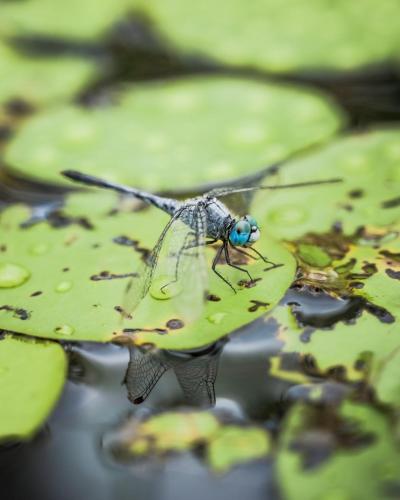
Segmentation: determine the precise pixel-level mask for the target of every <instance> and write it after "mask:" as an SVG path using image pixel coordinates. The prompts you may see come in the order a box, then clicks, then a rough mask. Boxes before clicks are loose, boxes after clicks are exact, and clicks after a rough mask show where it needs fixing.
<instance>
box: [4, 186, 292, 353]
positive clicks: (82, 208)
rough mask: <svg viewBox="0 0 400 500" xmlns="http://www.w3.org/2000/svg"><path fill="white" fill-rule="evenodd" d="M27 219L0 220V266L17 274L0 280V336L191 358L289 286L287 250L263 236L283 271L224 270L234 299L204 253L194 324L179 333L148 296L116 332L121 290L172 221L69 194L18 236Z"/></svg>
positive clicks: (258, 267)
mask: <svg viewBox="0 0 400 500" xmlns="http://www.w3.org/2000/svg"><path fill="white" fill-rule="evenodd" d="M115 207H117V208H118V209H117V213H115V210H113V209H115ZM29 217H30V210H29V208H28V207H26V206H23V205H16V206H12V207H10V208H8V209H7V210H5V211H4V212H3V213H2V214H1V217H0V235H1V236H0V248H1V249H2V251H1V252H0V265H2V266H3V268H4V266H14V267H13V269H15V267H16V268H17V270H18V269H21V271H20V273H16V276H17V278H18V279H16V283H15V286H13V287H10V286H7V287H1V274H0V328H2V329H5V330H10V331H15V332H20V333H25V334H27V335H34V336H39V337H47V338H56V339H68V340H97V341H107V340H110V339H116V338H120V339H121V340H122V341H126V340H128V341H129V342H131V341H133V342H135V343H137V344H148V343H152V344H155V345H157V346H158V347H161V348H167V349H189V348H194V347H199V346H204V345H206V344H209V343H211V342H214V341H216V340H217V339H218V338H220V337H222V336H224V335H226V334H228V333H230V332H231V331H233V330H235V329H236V328H239V327H240V326H243V325H244V324H246V323H249V322H251V321H253V320H255V319H256V318H257V317H259V316H261V315H263V314H264V313H265V312H266V311H268V310H270V309H271V308H272V307H273V306H274V305H275V304H276V303H277V302H278V301H279V300H280V298H281V297H282V296H283V295H284V293H285V291H286V289H287V288H288V287H289V285H290V284H291V282H292V280H293V278H294V273H295V261H294V259H293V257H292V256H291V254H290V253H289V251H288V250H287V249H286V248H285V247H283V246H282V245H281V244H280V243H277V242H275V241H274V240H272V239H270V238H268V237H265V235H262V237H261V239H260V241H259V243H257V248H258V250H259V251H260V252H262V253H263V254H265V255H267V256H268V258H270V259H271V260H272V261H274V262H277V263H280V264H283V266H282V267H279V268H276V269H273V270H271V271H268V272H265V271H264V269H266V268H267V267H268V266H267V265H266V264H265V263H264V262H262V261H260V260H259V261H252V262H248V263H247V262H242V263H241V264H242V265H245V266H246V268H247V269H248V270H249V271H250V272H251V274H252V277H253V280H254V282H246V281H245V280H244V276H243V273H242V272H240V271H238V270H236V269H232V268H228V266H226V265H223V263H221V265H220V266H219V267H220V271H221V272H222V273H223V274H224V275H226V276H227V277H228V278H229V280H230V281H231V282H232V283H233V284H234V285H235V286H236V288H237V289H238V291H237V293H236V294H235V293H233V291H232V290H231V289H230V288H229V287H228V286H227V285H226V284H225V283H224V282H223V281H222V280H221V279H219V278H218V277H217V276H216V275H215V274H214V273H213V272H212V270H211V259H213V257H214V255H215V252H216V248H215V247H211V246H208V247H207V248H206V253H207V259H208V265H209V287H208V291H209V294H210V295H209V300H208V301H207V303H206V305H205V307H204V311H203V313H202V314H201V316H200V317H199V318H198V319H197V320H196V321H194V322H192V323H187V324H185V321H182V319H181V318H180V317H179V316H176V315H173V313H172V312H171V306H169V301H168V300H157V298H154V296H152V294H148V295H147V297H146V298H145V299H144V300H143V301H142V302H141V304H140V306H139V307H138V308H137V309H136V310H135V311H134V314H133V317H132V319H126V320H125V321H124V322H123V323H122V315H121V307H122V305H123V303H124V291H125V289H126V286H127V284H128V282H129V280H130V277H131V276H132V274H134V273H135V272H136V271H138V268H139V266H140V265H141V263H142V259H143V258H145V256H146V255H147V253H148V250H149V249H150V248H152V247H153V245H154V244H155V242H156V241H157V239H158V237H159V235H160V233H161V231H162V229H163V227H164V226H165V224H166V223H167V222H168V220H169V217H168V216H167V215H165V214H164V213H163V212H161V211H159V210H157V209H153V208H146V209H144V210H141V211H135V212H132V206H131V205H129V204H127V203H125V204H123V203H122V204H121V203H120V204H119V205H118V202H117V197H114V196H113V195H109V193H107V195H105V194H104V193H94V194H93V195H90V194H79V195H73V196H71V197H70V198H69V199H68V201H67V204H66V206H65V207H64V208H63V209H62V210H61V211H59V212H58V213H55V214H53V215H52V216H50V217H49V219H48V222H40V223H37V224H34V225H33V226H31V227H21V224H22V223H24V222H25V221H26V220H28V219H29ZM6 269H7V267H6ZM23 271H24V272H23ZM26 273H28V274H26ZM21 275H23V276H24V280H22V279H20V276H21ZM13 276H14V275H13ZM245 277H246V276H245ZM6 284H8V285H9V274H7V275H6Z"/></svg>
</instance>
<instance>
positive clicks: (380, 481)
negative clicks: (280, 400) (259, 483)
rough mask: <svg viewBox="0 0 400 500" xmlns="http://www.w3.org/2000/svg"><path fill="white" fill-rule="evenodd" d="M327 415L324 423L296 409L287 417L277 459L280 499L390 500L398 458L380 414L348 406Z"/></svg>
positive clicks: (311, 411) (308, 411)
mask: <svg viewBox="0 0 400 500" xmlns="http://www.w3.org/2000/svg"><path fill="white" fill-rule="evenodd" d="M331 413H333V414H330V415H329V418H327V419H325V420H324V419H323V413H322V411H321V410H318V409H315V408H312V407H311V408H310V407H306V406H304V405H299V406H296V407H294V408H293V409H292V411H291V412H290V414H289V416H288V417H287V420H286V425H285V429H284V432H283V435H282V436H281V439H280V447H279V451H278V460H277V471H278V477H279V484H280V487H281V489H282V494H283V496H284V498H286V499H288V500H291V499H296V500H302V499H304V500H317V499H318V500H319V499H321V498H324V499H325V498H326V499H339V498H340V499H354V498H365V499H371V500H375V499H376V498H395V497H396V496H397V495H396V494H395V493H394V492H395V491H397V489H396V486H397V487H398V470H399V466H400V454H399V452H398V450H397V448H396V445H395V443H394V440H393V435H392V431H391V429H390V426H389V422H388V421H387V419H386V418H385V416H384V415H382V414H380V413H378V412H377V411H376V410H375V409H374V408H372V407H366V406H361V405H356V404H353V403H349V402H347V403H345V404H344V405H343V406H342V407H341V408H340V409H339V410H337V411H334V409H333V408H332V412H331ZM391 492H393V494H391Z"/></svg>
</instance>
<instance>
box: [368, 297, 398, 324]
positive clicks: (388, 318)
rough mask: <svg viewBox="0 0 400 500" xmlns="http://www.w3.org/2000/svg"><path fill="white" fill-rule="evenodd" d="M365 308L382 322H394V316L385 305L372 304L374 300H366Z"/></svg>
mask: <svg viewBox="0 0 400 500" xmlns="http://www.w3.org/2000/svg"><path fill="white" fill-rule="evenodd" d="M364 309H365V310H366V311H368V312H369V313H370V314H372V315H373V316H375V317H376V318H378V319H379V321H381V322H382V323H388V324H390V323H394V322H395V318H394V316H393V315H392V314H391V313H390V312H389V311H388V310H387V309H385V308H384V307H381V306H377V305H375V304H372V302H368V301H365V305H364Z"/></svg>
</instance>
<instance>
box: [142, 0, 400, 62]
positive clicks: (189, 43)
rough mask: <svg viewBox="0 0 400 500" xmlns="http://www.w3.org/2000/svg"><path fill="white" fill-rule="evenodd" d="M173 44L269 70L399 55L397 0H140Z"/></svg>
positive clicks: (226, 60) (375, 59)
mask: <svg viewBox="0 0 400 500" xmlns="http://www.w3.org/2000/svg"><path fill="white" fill-rule="evenodd" d="M135 6H137V8H138V9H139V8H140V9H141V10H142V11H143V12H144V13H145V14H146V15H147V16H149V18H150V21H152V23H154V25H155V27H156V29H157V30H158V31H159V32H160V33H161V35H162V36H163V38H166V39H167V40H168V41H169V42H170V43H171V44H172V45H173V46H175V47H176V48H178V49H179V50H181V51H185V52H186V53H192V54H196V55H201V56H208V57H211V58H212V59H215V60H217V61H220V62H222V63H226V64H232V65H238V66H251V67H256V68H261V69H264V70H267V71H271V72H289V71H296V70H315V69H317V70H319V71H320V70H326V69H339V70H347V69H353V68H360V67H362V66H365V65H368V64H372V63H377V62H381V61H386V60H387V59H388V58H393V59H394V58H395V57H397V55H398V49H399V45H400V35H399V30H398V24H397V19H398V17H399V15H400V9H399V4H398V2H397V1H396V0H384V1H382V2H380V4H379V9H377V8H376V3H375V2H374V0H364V1H363V2H352V3H349V2H346V1H345V0H340V1H336V2H334V3H332V2H329V1H328V0H311V1H310V0H308V1H306V0H303V1H298V0H287V1H285V2H284V3H282V2H281V1H279V0H253V1H252V2H251V6H249V5H248V4H247V3H246V2H243V1H242V0H234V1H232V0H222V1H219V2H217V3H215V2H213V1H212V0H205V1H203V2H201V3H196V4H192V3H189V2H185V0H139V1H137V2H136V3H135Z"/></svg>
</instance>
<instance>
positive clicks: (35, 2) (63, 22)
mask: <svg viewBox="0 0 400 500" xmlns="http://www.w3.org/2000/svg"><path fill="white" fill-rule="evenodd" d="M130 3H131V2H130V1H129V0H104V1H102V2H96V0H85V1H84V2H81V1H79V0H71V1H69V2H68V3H56V2H52V1H51V0H26V1H24V2H22V3H19V2H2V3H1V6H0V32H1V33H3V34H7V35H8V36H10V35H19V36H21V35H22V36H24V35H26V36H32V35H40V36H49V37H57V38H80V39H93V38H96V37H97V36H99V35H101V34H102V33H103V32H104V31H106V30H107V29H108V28H109V27H110V26H112V24H113V23H114V22H115V21H117V20H118V19H119V18H120V17H122V16H123V14H124V13H125V12H126V11H127V10H128V9H129V4H130Z"/></svg>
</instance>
